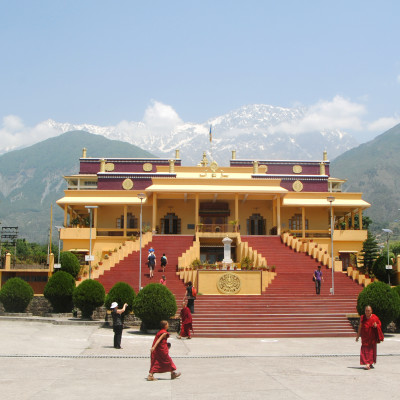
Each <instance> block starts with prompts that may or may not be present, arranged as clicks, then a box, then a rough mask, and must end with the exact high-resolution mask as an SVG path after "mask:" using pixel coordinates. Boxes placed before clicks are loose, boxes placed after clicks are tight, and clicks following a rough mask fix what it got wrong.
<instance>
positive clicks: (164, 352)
mask: <svg viewBox="0 0 400 400" xmlns="http://www.w3.org/2000/svg"><path fill="white" fill-rule="evenodd" d="M160 327H161V329H160V330H159V331H158V332H157V334H156V337H155V338H154V341H153V346H152V347H151V350H150V351H151V365H150V371H149V376H148V377H147V380H148V381H156V380H157V379H156V378H154V374H161V373H163V372H171V379H176V378H178V377H179V376H180V375H181V373H180V372H175V371H176V366H175V364H174V362H173V361H172V359H171V357H170V356H169V352H168V343H167V339H168V338H169V333H168V332H167V329H168V321H161V322H160Z"/></svg>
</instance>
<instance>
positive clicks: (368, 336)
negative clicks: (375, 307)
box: [356, 306, 384, 369]
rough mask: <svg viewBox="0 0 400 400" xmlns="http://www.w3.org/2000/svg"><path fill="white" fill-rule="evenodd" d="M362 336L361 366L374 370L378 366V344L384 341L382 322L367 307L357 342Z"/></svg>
mask: <svg viewBox="0 0 400 400" xmlns="http://www.w3.org/2000/svg"><path fill="white" fill-rule="evenodd" d="M360 336H361V353H360V364H361V365H365V369H371V368H374V365H373V364H376V344H377V343H380V342H382V341H383V339H384V337H383V333H382V328H381V321H380V320H379V318H378V317H377V316H376V315H375V314H372V307H371V306H367V307H365V315H361V318H360V324H359V325H358V332H357V337H356V342H358V338H359V337H360Z"/></svg>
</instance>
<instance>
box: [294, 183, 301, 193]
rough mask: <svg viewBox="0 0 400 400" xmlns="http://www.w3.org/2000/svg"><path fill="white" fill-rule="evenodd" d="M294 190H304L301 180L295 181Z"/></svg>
mask: <svg viewBox="0 0 400 400" xmlns="http://www.w3.org/2000/svg"><path fill="white" fill-rule="evenodd" d="M293 190H294V191H295V192H301V191H302V190H303V184H302V183H301V182H300V181H295V182H293Z"/></svg>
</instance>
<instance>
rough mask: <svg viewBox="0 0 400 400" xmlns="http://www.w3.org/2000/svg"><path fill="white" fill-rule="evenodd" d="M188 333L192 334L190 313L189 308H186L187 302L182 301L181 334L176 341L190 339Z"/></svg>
mask: <svg viewBox="0 0 400 400" xmlns="http://www.w3.org/2000/svg"><path fill="white" fill-rule="evenodd" d="M190 331H192V333H193V325H192V313H191V312H190V308H189V307H188V306H187V302H186V301H183V304H182V310H181V333H180V335H179V336H178V339H181V338H183V337H187V338H188V339H191V337H190Z"/></svg>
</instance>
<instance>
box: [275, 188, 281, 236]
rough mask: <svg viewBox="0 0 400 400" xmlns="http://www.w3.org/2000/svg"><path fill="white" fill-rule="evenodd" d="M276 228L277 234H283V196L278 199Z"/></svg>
mask: <svg viewBox="0 0 400 400" xmlns="http://www.w3.org/2000/svg"><path fill="white" fill-rule="evenodd" d="M276 227H277V232H276V233H277V234H278V235H280V234H281V196H278V198H277V199H276Z"/></svg>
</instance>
